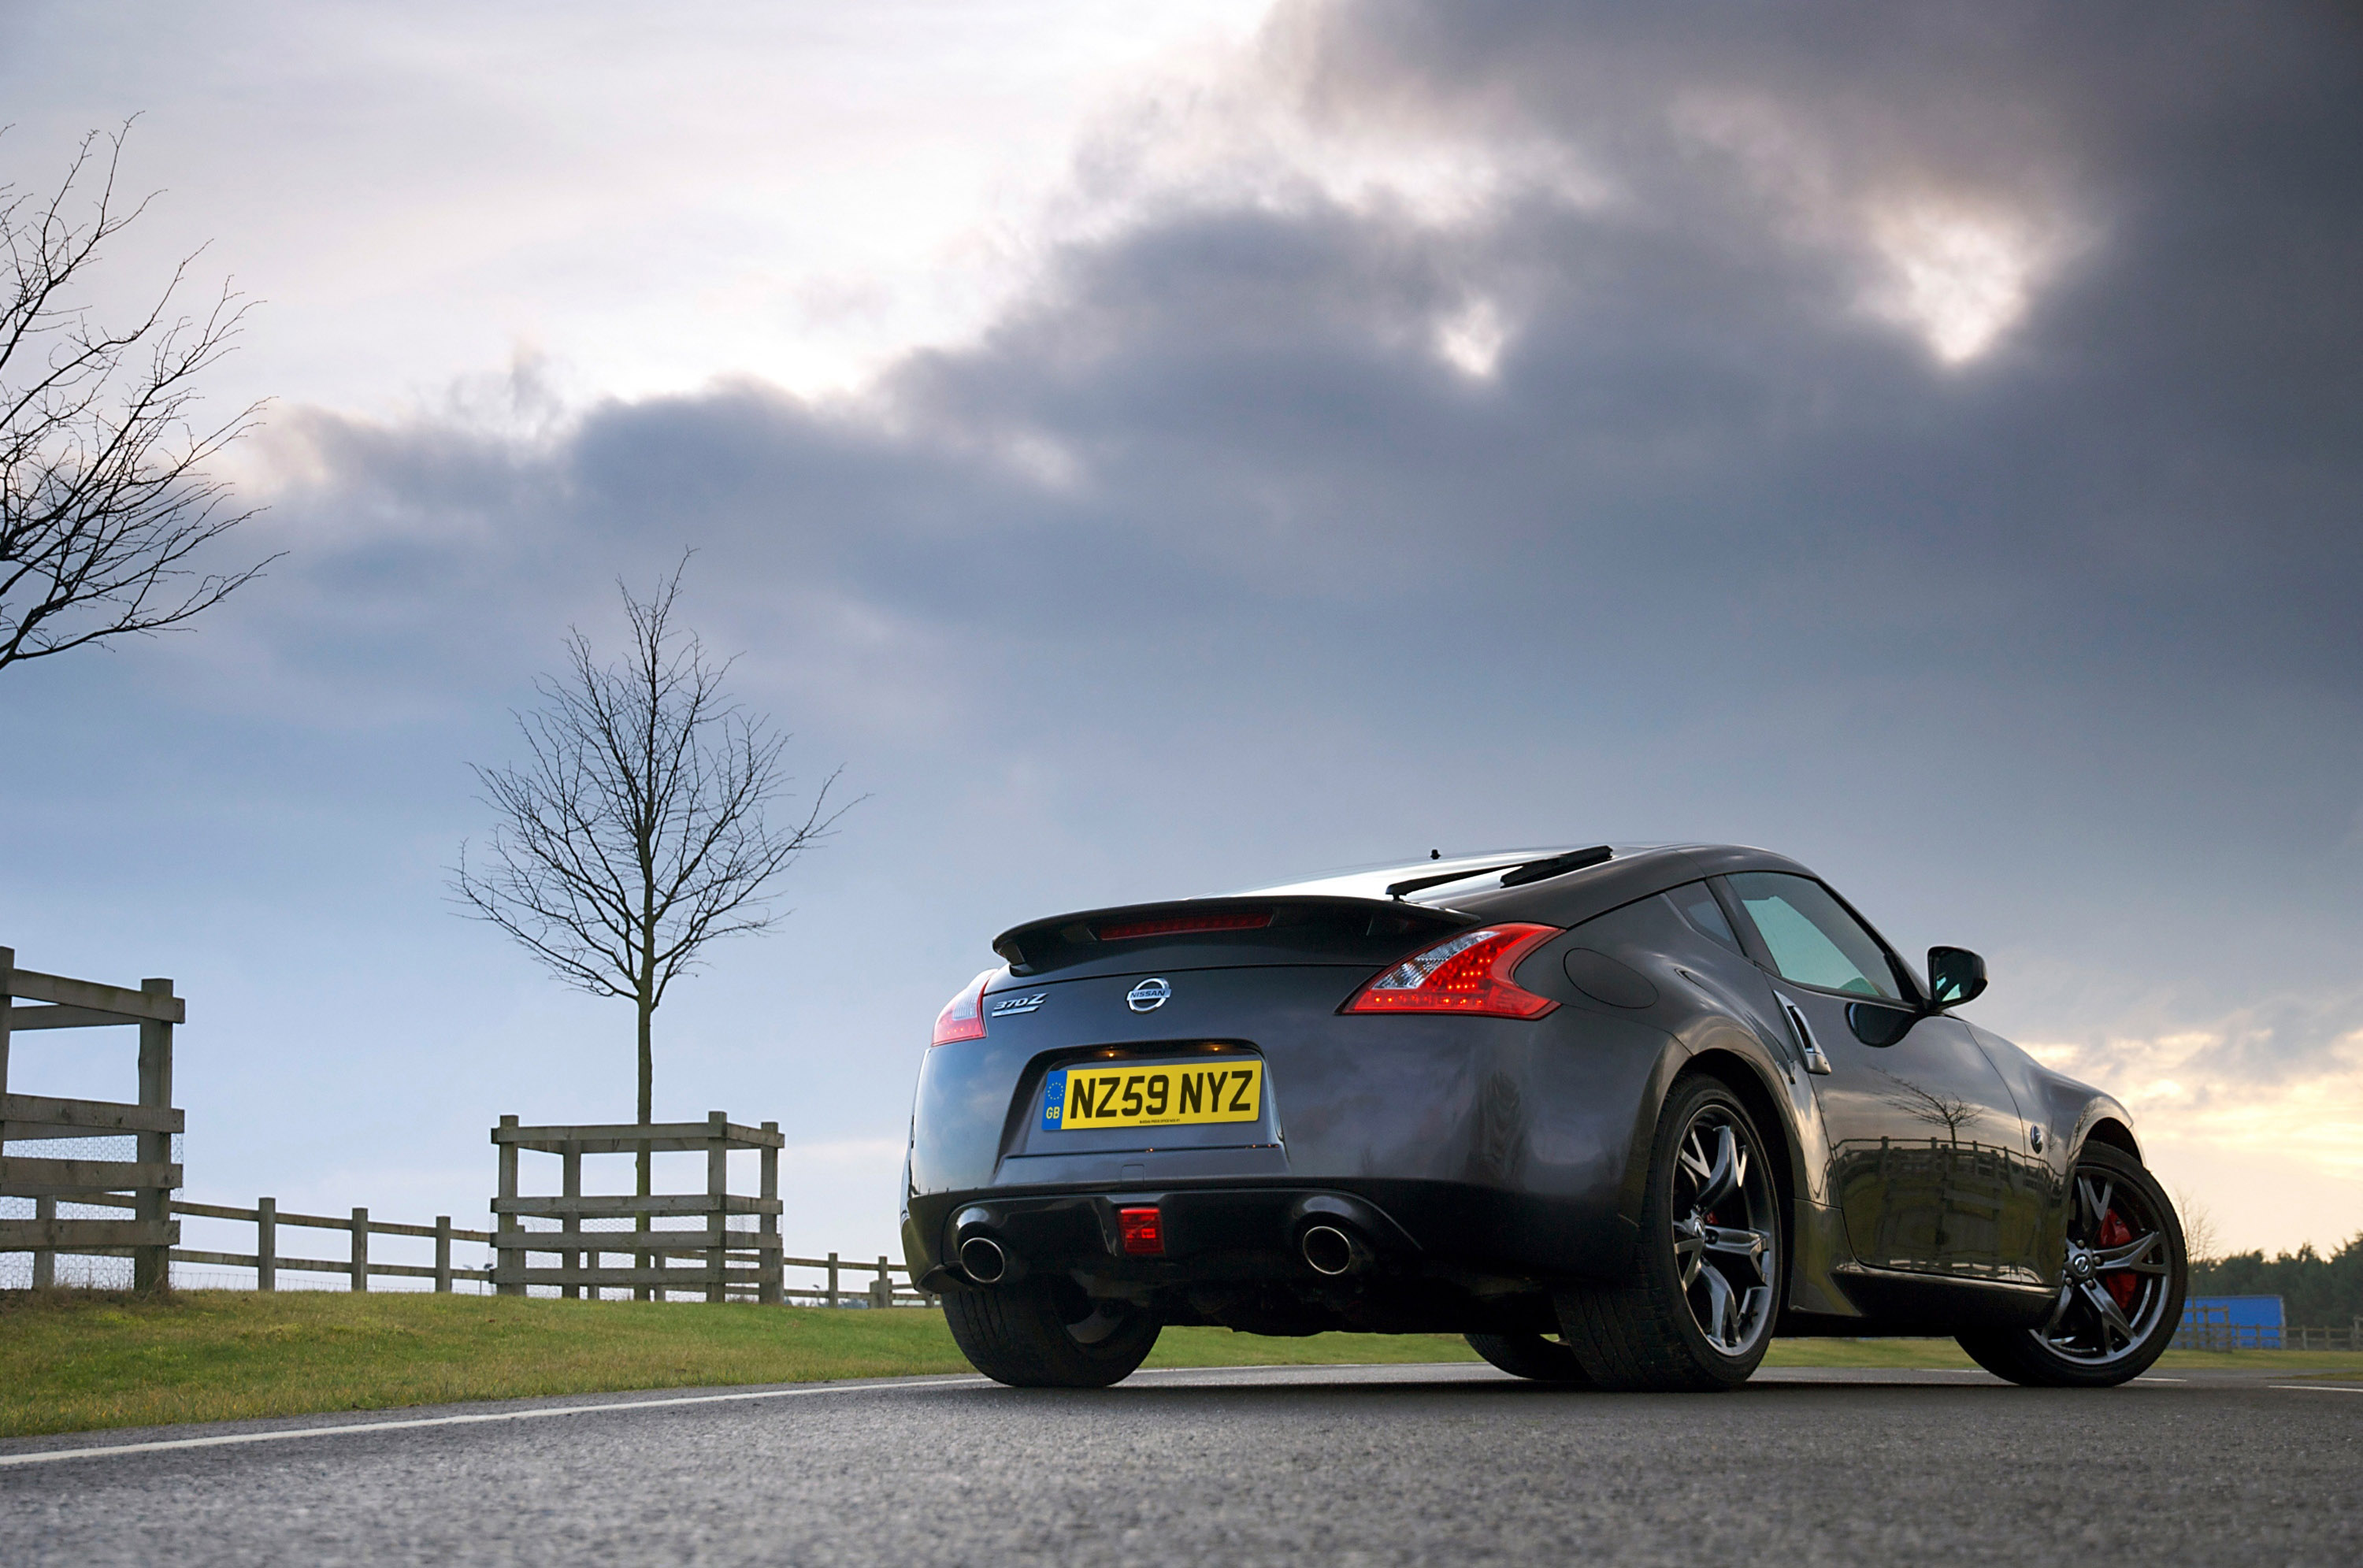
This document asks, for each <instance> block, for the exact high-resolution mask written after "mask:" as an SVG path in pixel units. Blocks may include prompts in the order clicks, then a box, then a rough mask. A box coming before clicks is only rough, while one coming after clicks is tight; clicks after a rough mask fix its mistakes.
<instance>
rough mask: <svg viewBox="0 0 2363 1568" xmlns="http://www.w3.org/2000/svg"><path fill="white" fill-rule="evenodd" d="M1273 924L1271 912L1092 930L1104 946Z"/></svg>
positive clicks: (1180, 917)
mask: <svg viewBox="0 0 2363 1568" xmlns="http://www.w3.org/2000/svg"><path fill="white" fill-rule="evenodd" d="M1270 923H1271V911H1270V910H1249V911H1242V912H1240V913H1237V914H1202V915H1175V916H1173V917H1172V918H1171V919H1170V920H1123V921H1110V922H1107V923H1106V924H1104V925H1096V926H1093V928H1092V934H1093V936H1096V937H1098V938H1099V939H1100V940H1101V941H1102V942H1130V941H1131V940H1132V939H1133V938H1135V937H1138V936H1182V935H1186V934H1187V933H1191V932H1193V931H1261V930H1262V929H1263V928H1264V927H1265V926H1268V925H1270Z"/></svg>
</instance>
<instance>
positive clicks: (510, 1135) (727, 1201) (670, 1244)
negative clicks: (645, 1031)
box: [491, 1110, 935, 1307]
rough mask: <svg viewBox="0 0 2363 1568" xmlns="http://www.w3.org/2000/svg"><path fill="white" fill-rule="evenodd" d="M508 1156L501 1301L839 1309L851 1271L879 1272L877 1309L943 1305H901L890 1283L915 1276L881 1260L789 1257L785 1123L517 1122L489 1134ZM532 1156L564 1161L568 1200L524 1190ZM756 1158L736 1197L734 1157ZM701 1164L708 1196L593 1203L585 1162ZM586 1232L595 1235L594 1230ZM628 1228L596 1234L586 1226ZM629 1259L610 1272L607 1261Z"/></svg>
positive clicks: (874, 1295)
mask: <svg viewBox="0 0 2363 1568" xmlns="http://www.w3.org/2000/svg"><path fill="white" fill-rule="evenodd" d="M492 1137H493V1143H494V1145H495V1146H496V1147H498V1148H499V1150H500V1159H501V1172H500V1183H501V1185H500V1196H499V1197H497V1198H494V1199H493V1212H494V1215H495V1216H496V1217H497V1222H498V1224H499V1227H500V1228H499V1229H498V1230H496V1231H494V1232H493V1234H492V1237H491V1242H492V1245H493V1249H494V1259H495V1261H494V1264H493V1270H492V1277H493V1286H494V1289H496V1290H498V1291H500V1292H501V1293H502V1294H503V1295H505V1296H522V1295H524V1294H525V1293H526V1291H527V1288H528V1287H530V1286H537V1285H540V1286H556V1287H557V1289H558V1291H559V1294H560V1295H561V1296H564V1297H578V1296H585V1295H587V1296H589V1297H591V1298H592V1299H594V1300H596V1299H597V1298H598V1297H599V1293H600V1292H601V1291H602V1290H604V1289H628V1290H630V1291H631V1292H632V1294H633V1296H634V1297H636V1298H638V1299H640V1300H648V1299H650V1298H654V1299H657V1300H662V1299H664V1298H665V1297H666V1296H667V1294H668V1293H669V1292H671V1291H676V1290H686V1291H692V1292H695V1293H697V1294H699V1295H702V1296H703V1297H704V1298H705V1299H706V1300H708V1301H721V1300H725V1299H727V1298H728V1297H730V1296H732V1295H734V1294H740V1295H743V1294H752V1295H753V1296H754V1297H755V1299H756V1300H758V1301H761V1302H767V1303H768V1302H781V1301H787V1300H790V1299H807V1300H808V1299H820V1300H823V1301H825V1302H826V1304H827V1305H829V1306H831V1307H834V1306H837V1305H838V1304H839V1302H840V1301H841V1300H842V1299H843V1297H844V1292H843V1291H842V1290H841V1289H840V1285H841V1279H840V1275H842V1274H843V1273H844V1272H847V1271H851V1272H855V1273H860V1272H865V1271H867V1272H874V1273H875V1274H876V1275H877V1278H876V1279H875V1280H874V1281H872V1283H871V1288H870V1291H869V1297H870V1305H871V1306H874V1307H889V1306H893V1304H895V1302H897V1301H898V1300H908V1301H912V1302H916V1303H922V1304H929V1305H932V1304H933V1302H934V1300H935V1297H926V1296H920V1295H918V1294H916V1293H908V1294H898V1293H897V1292H896V1291H895V1289H894V1285H893V1277H894V1274H895V1272H896V1271H897V1270H898V1269H899V1270H901V1272H903V1273H904V1274H906V1275H907V1274H908V1273H909V1270H908V1269H907V1268H903V1266H902V1265H900V1264H894V1263H893V1262H892V1261H891V1260H889V1259H887V1258H884V1257H881V1258H880V1259H879V1260H878V1262H877V1263H876V1264H874V1265H873V1264H848V1263H844V1262H842V1261H841V1260H840V1259H839V1258H838V1255H837V1254H836V1253H830V1254H829V1255H828V1256H827V1257H826V1258H790V1257H786V1256H784V1255H782V1251H781V1239H780V1215H781V1211H782V1207H783V1206H782V1203H781V1201H780V1149H781V1147H782V1145H783V1144H784V1143H786V1142H787V1140H786V1139H784V1138H782V1136H781V1135H780V1124H779V1123H778V1122H776V1121H766V1122H764V1123H763V1124H762V1125H761V1126H760V1127H747V1126H743V1125H740V1124H739V1123H738V1122H734V1121H731V1120H730V1118H729V1116H728V1115H727V1113H725V1112H723V1111H719V1110H716V1111H710V1112H708V1113H707V1115H706V1119H705V1120H704V1121H672V1122H652V1123H647V1124H642V1123H638V1122H620V1123H606V1124H601V1125H595V1126H578V1127H526V1126H521V1125H519V1124H518V1121H517V1119H516V1117H514V1116H504V1117H502V1118H501V1122H500V1125H499V1126H497V1127H495V1128H494V1129H493V1132H492ZM528 1151H534V1152H539V1153H542V1154H555V1155H557V1156H558V1158H559V1185H560V1190H559V1191H558V1192H556V1193H554V1194H551V1193H545V1194H540V1195H533V1194H527V1193H524V1192H521V1191H520V1190H519V1179H518V1176H519V1173H518V1156H519V1155H520V1154H524V1153H527V1152H528ZM736 1151H752V1152H754V1153H755V1154H757V1155H758V1156H759V1164H760V1171H761V1176H760V1181H759V1190H757V1191H756V1192H754V1193H752V1194H748V1193H734V1192H732V1191H731V1190H730V1155H731V1154H732V1153H733V1152H736ZM644 1153H645V1154H650V1155H654V1154H699V1153H702V1154H704V1155H705V1190H704V1191H703V1192H680V1193H638V1194H585V1193H584V1192H583V1190H582V1160H583V1157H584V1156H585V1155H589V1154H629V1155H631V1156H633V1157H634V1158H635V1159H637V1158H638V1157H639V1156H640V1155H641V1154H644ZM528 1219H533V1220H555V1221H556V1222H557V1224H556V1227H555V1228H554V1229H549V1228H544V1229H538V1230H528V1229H527V1228H526V1227H525V1225H524V1224H523V1221H524V1220H528ZM734 1219H742V1220H753V1221H754V1224H753V1226H752V1227H751V1228H740V1229H733V1228H732V1226H731V1223H730V1222H731V1220H734ZM659 1220H694V1221H697V1222H698V1225H697V1228H695V1229H692V1228H689V1227H686V1226H676V1227H674V1228H671V1229H667V1228H663V1227H661V1226H660V1225H659V1224H658V1223H657V1221H659ZM586 1222H588V1224H586ZM600 1223H604V1224H606V1225H610V1226H617V1225H621V1224H624V1223H628V1224H629V1225H630V1227H631V1228H630V1229H606V1230H594V1229H591V1228H589V1224H600ZM536 1255H539V1256H544V1257H549V1256H555V1257H556V1258H557V1260H558V1261H557V1263H556V1264H549V1265H537V1264H534V1263H533V1262H532V1261H531V1260H532V1258H533V1257H534V1256H536ZM611 1256H613V1257H617V1258H625V1259H629V1260H630V1261H629V1262H628V1263H626V1264H621V1265H619V1266H615V1267H610V1266H608V1265H607V1262H606V1260H607V1259H608V1258H609V1257H611ZM791 1266H794V1267H803V1268H818V1269H825V1270H826V1272H827V1286H826V1288H825V1289H822V1290H789V1289H787V1288H786V1286H785V1284H784V1281H783V1279H782V1270H783V1269H785V1268H788V1267H791Z"/></svg>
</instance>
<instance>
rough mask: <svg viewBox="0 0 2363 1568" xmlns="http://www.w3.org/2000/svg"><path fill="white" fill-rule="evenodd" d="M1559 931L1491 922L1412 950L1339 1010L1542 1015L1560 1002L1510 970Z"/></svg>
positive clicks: (1486, 1015)
mask: <svg viewBox="0 0 2363 1568" xmlns="http://www.w3.org/2000/svg"><path fill="white" fill-rule="evenodd" d="M1557 935H1559V927H1558V926H1555V925H1524V924H1506V925H1488V926H1481V927H1480V928H1478V929H1477V930H1475V931H1464V932H1462V933H1460V934H1459V935H1458V936H1454V937H1450V938H1448V939H1447V940H1445V941H1443V942H1439V943H1437V944H1436V945H1435V946H1433V947H1429V948H1425V949H1423V950H1422V951H1420V952H1417V953H1414V954H1413V955H1411V956H1410V957H1408V958H1406V959H1404V960H1403V962H1402V963H1400V964H1398V965H1396V966H1394V967H1393V968H1392V969H1389V970H1388V971H1387V972H1386V973H1384V974H1382V975H1381V976H1380V977H1378V978H1377V979H1375V980H1372V981H1371V982H1370V984H1369V985H1367V986H1364V987H1363V988H1361V989H1360V990H1359V991H1356V992H1355V993H1354V996H1353V999H1352V1000H1350V1001H1348V1003H1347V1004H1346V1005H1345V1006H1344V1007H1342V1008H1339V1009H1338V1011H1340V1012H1461V1013H1470V1014H1473V1015H1475V1016H1477V1017H1481V1018H1540V1017H1541V1016H1542V1015H1543V1014H1545V1013H1547V1012H1548V1011H1550V1010H1552V1009H1553V1008H1555V1007H1557V1006H1559V1003H1557V1002H1555V1001H1553V1000H1551V999H1550V998H1548V997H1538V996H1537V995H1535V993H1534V992H1532V991H1530V990H1527V989H1525V988H1524V987H1521V986H1517V985H1514V984H1513V983H1512V982H1511V979H1510V973H1511V971H1512V970H1514V969H1515V968H1516V967H1517V966H1518V964H1519V961H1520V960H1521V959H1523V958H1525V955H1527V954H1529V953H1531V952H1533V951H1534V950H1535V949H1536V948H1537V947H1539V946H1541V945H1542V944H1544V943H1546V942H1548V941H1549V940H1550V939H1551V938H1552V937H1554V936H1557Z"/></svg>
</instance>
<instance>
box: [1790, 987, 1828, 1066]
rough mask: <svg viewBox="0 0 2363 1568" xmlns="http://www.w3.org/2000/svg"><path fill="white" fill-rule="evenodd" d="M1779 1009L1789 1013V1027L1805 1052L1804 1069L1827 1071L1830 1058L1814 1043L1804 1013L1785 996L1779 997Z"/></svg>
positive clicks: (1812, 1032)
mask: <svg viewBox="0 0 2363 1568" xmlns="http://www.w3.org/2000/svg"><path fill="white" fill-rule="evenodd" d="M1781 1011H1782V1012H1785V1013H1787V1014H1788V1015H1789V1027H1790V1028H1792V1029H1793V1030H1795V1031H1796V1032H1797V1044H1798V1045H1799V1046H1800V1047H1801V1048H1802V1049H1803V1051H1804V1053H1805V1071H1807V1072H1809V1073H1826V1072H1828V1071H1829V1070H1830V1059H1829V1058H1828V1057H1827V1056H1825V1055H1822V1048H1821V1047H1820V1046H1819V1045H1817V1044H1815V1043H1814V1031H1813V1029H1812V1027H1811V1026H1810V1025H1808V1024H1807V1023H1806V1022H1805V1015H1804V1014H1803V1013H1802V1012H1799V1011H1798V1010H1797V1009H1796V1007H1795V1006H1794V1005H1793V1004H1792V1003H1791V1002H1790V1000H1789V999H1787V998H1786V997H1783V998H1782V999H1781Z"/></svg>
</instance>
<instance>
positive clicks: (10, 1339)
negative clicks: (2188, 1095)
mask: <svg viewBox="0 0 2363 1568" xmlns="http://www.w3.org/2000/svg"><path fill="white" fill-rule="evenodd" d="M1476 1359H1477V1358H1476V1355H1475V1353H1473V1352H1471V1351H1470V1349H1469V1347H1468V1346H1467V1345H1466V1344H1464V1343H1463V1342H1461V1341H1460V1340H1459V1337H1458V1336H1452V1335H1440V1334H1405V1335H1391V1334H1318V1335H1315V1336H1314V1337H1312V1338H1310V1339H1301V1340H1281V1339H1265V1338H1261V1337H1259V1336H1257V1335H1253V1334H1235V1333H1232V1332H1230V1331H1228V1330H1225V1329H1168V1330H1167V1331H1165V1332H1164V1334H1163V1335H1162V1336H1160V1337H1159V1341H1158V1343H1157V1349H1156V1352H1155V1353H1153V1354H1152V1355H1151V1356H1150V1357H1149V1360H1148V1364H1149V1365H1150V1366H1275V1365H1311V1364H1340V1363H1351V1362H1361V1363H1369V1362H1468V1361H1474V1360H1476ZM1766 1364H1767V1365H1770V1366H1871V1367H1925V1366H1968V1365H1969V1364H1970V1363H1969V1358H1968V1357H1966V1356H1964V1355H1963V1354H1961V1353H1960V1351H1959V1350H1958V1347H1956V1346H1955V1345H1954V1344H1953V1343H1952V1342H1950V1341H1947V1340H1784V1341H1781V1342H1779V1343H1777V1344H1775V1345H1774V1346H1773V1347H1772V1351H1771V1353H1770V1355H1769V1356H1768V1357H1767V1358H1766ZM2176 1366H2194V1367H2207V1366H2224V1367H2235V1368H2239V1369H2244V1370H2248V1371H2268V1372H2272V1373H2275V1374H2277V1375H2306V1374H2313V1375H2324V1374H2340V1373H2350V1374H2351V1373H2353V1372H2357V1371H2363V1356H2339V1355H2332V1354H2326V1353H2322V1352H2297V1351H2286V1352H2273V1351H2244V1352H2240V1353H2236V1354H2232V1355H2205V1354H2201V1353H2184V1352H2172V1353H2169V1356H2168V1358H2167V1361H2166V1362H2165V1363H2164V1364H2162V1366H2161V1370H2167V1369H2170V1368H2172V1367H2176ZM967 1370H969V1368H968V1364H967V1362H965V1361H964V1360H962V1359H961V1357H960V1352H959V1351H958V1350H957V1349H955V1348H954V1346H953V1344H952V1342H951V1336H950V1334H949V1333H948V1332H947V1331H946V1330H945V1328H944V1320H943V1315H942V1314H941V1313H938V1312H928V1311H919V1310H901V1311H893V1312H862V1311H839V1312H830V1311H825V1310H799V1309H780V1308H773V1307H753V1306H723V1307H713V1306H704V1305H690V1304H686V1303H671V1304H661V1303H655V1302H631V1301H547V1300H538V1299H532V1300H521V1299H518V1298H516V1297H498V1296H431V1295H410V1294H394V1293H384V1294H375V1295H366V1296H354V1295H346V1294H329V1293H327V1292H312V1291H282V1292H278V1293H276V1294H273V1295H268V1296H265V1295H257V1294H254V1293H251V1292H246V1291H184V1292H182V1293H179V1294H178V1295H175V1296H173V1297H169V1298H165V1299H161V1300H150V1299H143V1298H139V1297H130V1296H123V1295H111V1294H106V1293H98V1292H78V1291H57V1292H45V1293H41V1294H38V1295H36V1294H32V1293H27V1292H18V1293H14V1294H9V1295H0V1436H6V1437H22V1436H28V1435H32V1434H36V1433H42V1432H64V1431H86V1430H94V1429H97V1428H102V1427H124V1426H162V1425H169V1424H172V1423H176V1422H183V1421H214V1420H230V1419H249V1418H253V1417H258V1416H291V1415H305V1414H314V1413H317V1412H321V1411H327V1410H373V1409H389V1408H397V1407H401V1406H407V1405H433V1404H445V1403H456V1402H460V1401H464V1400H471V1399H511V1398H520V1397H531V1396H537V1395H554V1394H594V1393H609V1392H616V1391H620V1390H624V1389H635V1388H677V1387H691V1386H713V1385H719V1384H743V1383H796V1382H808V1381H813V1380H816V1379H821V1378H831V1377H892V1376H900V1375H910V1374H920V1373H945V1372H966V1371H967Z"/></svg>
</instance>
